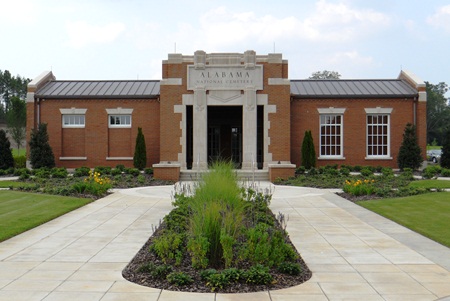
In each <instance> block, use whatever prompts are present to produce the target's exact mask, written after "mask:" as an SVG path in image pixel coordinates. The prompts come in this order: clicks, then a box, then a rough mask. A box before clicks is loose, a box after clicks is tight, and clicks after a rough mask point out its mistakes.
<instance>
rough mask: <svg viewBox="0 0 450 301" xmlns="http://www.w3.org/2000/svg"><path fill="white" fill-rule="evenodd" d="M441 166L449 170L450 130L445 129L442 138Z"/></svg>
mask: <svg viewBox="0 0 450 301" xmlns="http://www.w3.org/2000/svg"><path fill="white" fill-rule="evenodd" d="M441 166H442V167H443V168H450V129H447V131H446V132H445V137H444V145H443V146H442V155H441Z"/></svg>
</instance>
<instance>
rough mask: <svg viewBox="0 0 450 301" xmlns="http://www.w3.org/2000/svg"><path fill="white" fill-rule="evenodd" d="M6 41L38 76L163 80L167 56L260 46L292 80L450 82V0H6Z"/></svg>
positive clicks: (2, 32) (6, 56) (4, 52)
mask: <svg viewBox="0 0 450 301" xmlns="http://www.w3.org/2000/svg"><path fill="white" fill-rule="evenodd" d="M0 39H1V40H0V41H1V42H0V70H3V71H4V70H9V71H10V72H11V74H13V75H20V76H23V77H27V78H31V79H33V78H35V77H37V76H38V75H39V74H41V73H42V72H44V71H47V70H51V71H52V72H53V73H54V75H55V76H56V79H58V80H124V79H131V80H134V79H160V78H161V64H162V60H164V59H167V56H168V54H169V53H182V54H184V55H193V53H194V52H195V51H196V50H204V51H206V52H207V53H213V52H239V53H243V52H245V51H246V50H255V51H256V53H257V54H261V55H264V54H268V53H273V52H276V53H282V55H283V58H284V59H287V60H288V62H289V78H290V79H305V78H308V77H309V76H311V74H312V73H313V72H315V71H321V70H332V71H337V72H339V73H340V74H341V78H343V79H353V78H361V79H378V78H381V79H386V78H397V76H398V75H399V73H400V71H401V70H408V71H411V72H413V73H414V74H416V75H417V76H418V77H419V78H421V79H422V80H424V81H428V82H430V83H434V84H437V83H439V82H446V83H447V84H450V58H449V57H450V2H449V1H448V0H446V1H440V0H428V1H418V0H377V1H366V0H319V1H312V0H309V1H306V0H292V1H287V0H277V1H274V0H272V1H266V0H255V1H253V0H246V1H242V0H240V1H235V0H226V1H224V0H222V1H216V0H211V1H207V0H190V1H182V0H166V1H153V0H148V1H144V0H109V1H107V0H77V1H73V0H14V1H12V0H0ZM447 95H448V94H447ZM448 96H450V95H448Z"/></svg>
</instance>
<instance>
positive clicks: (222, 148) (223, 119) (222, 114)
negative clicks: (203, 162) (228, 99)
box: [207, 106, 242, 168]
mask: <svg viewBox="0 0 450 301" xmlns="http://www.w3.org/2000/svg"><path fill="white" fill-rule="evenodd" d="M207 144H208V162H209V163H211V162H213V161H217V160H225V161H232V162H233V163H234V164H235V167H236V168H241V166H242V106H208V143H207Z"/></svg>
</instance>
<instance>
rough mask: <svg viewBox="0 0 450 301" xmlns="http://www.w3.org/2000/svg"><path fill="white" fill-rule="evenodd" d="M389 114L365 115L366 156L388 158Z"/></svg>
mask: <svg viewBox="0 0 450 301" xmlns="http://www.w3.org/2000/svg"><path fill="white" fill-rule="evenodd" d="M389 118H390V115H389V114H368V115H367V156H368V157H388V156H390V135H389Z"/></svg>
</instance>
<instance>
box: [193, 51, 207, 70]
mask: <svg viewBox="0 0 450 301" xmlns="http://www.w3.org/2000/svg"><path fill="white" fill-rule="evenodd" d="M205 65H206V52H204V51H203V50H197V51H196V52H195V53H194V68H195V69H205Z"/></svg>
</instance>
